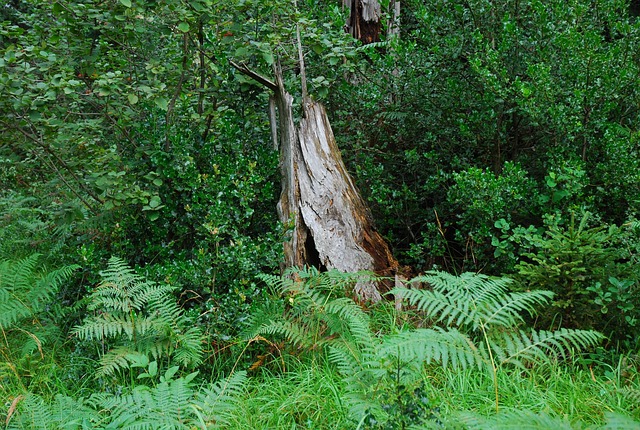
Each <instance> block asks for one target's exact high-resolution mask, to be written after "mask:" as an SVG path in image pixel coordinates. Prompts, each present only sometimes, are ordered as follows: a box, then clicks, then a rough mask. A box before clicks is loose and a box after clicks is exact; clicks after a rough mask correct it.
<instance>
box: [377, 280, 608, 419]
mask: <svg viewBox="0 0 640 430" xmlns="http://www.w3.org/2000/svg"><path fill="white" fill-rule="evenodd" d="M416 282H420V283H422V284H426V285H428V286H429V287H430V288H429V289H409V288H404V287H402V288H396V289H394V290H393V291H392V292H391V293H392V294H394V295H399V296H401V297H402V298H403V299H404V300H407V301H408V303H409V304H410V305H413V306H416V307H417V308H418V309H419V310H420V311H422V312H424V314H425V316H426V317H427V318H429V319H431V320H433V321H436V322H437V323H439V324H442V325H443V327H438V326H436V327H433V328H423V329H416V330H412V331H410V332H405V333H400V334H398V335H395V336H392V337H389V338H387V339H385V341H384V342H383V344H382V346H381V353H382V354H383V355H386V356H389V357H395V358H397V359H399V360H401V361H403V362H416V361H417V362H425V363H429V362H432V361H435V362H440V363H442V365H444V366H450V367H453V368H466V367H475V368H478V369H479V370H482V371H488V372H489V373H490V374H491V376H492V378H493V382H494V389H495V404H496V410H497V409H498V406H499V393H498V379H497V374H498V371H499V370H500V369H501V368H503V367H505V366H515V367H518V368H521V369H523V370H526V369H527V368H528V367H530V366H534V365H540V364H545V363H549V362H550V361H551V360H558V359H567V358H570V357H571V355H572V354H574V353H576V352H577V351H580V350H584V349H587V348H590V347H593V346H596V345H597V344H598V343H600V342H601V340H602V339H603V336H602V335H601V334H600V333H598V332H595V331H591V330H569V329H564V328H561V329H559V330H555V331H546V330H534V329H531V328H529V327H526V324H525V320H524V318H523V317H522V313H528V314H529V315H530V316H534V315H535V313H536V308H537V307H538V306H542V305H546V304H548V303H549V301H550V300H551V298H552V297H553V293H552V292H549V291H525V292H513V291H510V290H509V286H510V284H511V280H510V279H507V278H492V277H488V276H485V275H481V274H475V273H464V274H462V275H460V276H454V275H451V274H448V273H442V272H435V271H434V272H428V273H427V274H425V275H424V276H420V277H418V278H415V279H413V280H412V281H411V283H412V284H413V283H416Z"/></svg>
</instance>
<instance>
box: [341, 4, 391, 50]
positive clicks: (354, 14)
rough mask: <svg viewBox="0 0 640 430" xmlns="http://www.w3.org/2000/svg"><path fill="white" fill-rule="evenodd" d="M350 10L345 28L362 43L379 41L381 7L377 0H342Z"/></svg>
mask: <svg viewBox="0 0 640 430" xmlns="http://www.w3.org/2000/svg"><path fill="white" fill-rule="evenodd" d="M342 4H343V5H344V6H345V7H346V8H348V9H349V10H350V14H349V19H348V21H347V25H346V30H347V31H348V32H349V34H351V35H352V36H353V37H354V38H356V39H358V40H360V41H361V42H362V43H364V44H368V43H373V42H379V41H380V32H381V31H382V23H381V22H380V18H381V16H382V8H381V7H380V3H379V2H378V0H343V1H342Z"/></svg>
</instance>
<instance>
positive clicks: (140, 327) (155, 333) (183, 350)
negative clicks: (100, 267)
mask: <svg viewBox="0 0 640 430" xmlns="http://www.w3.org/2000/svg"><path fill="white" fill-rule="evenodd" d="M100 274H101V276H102V282H100V284H99V285H98V286H97V287H96V288H95V290H94V291H93V292H92V293H91V295H90V296H89V304H88V306H87V308H88V310H89V311H93V312H94V314H93V315H92V316H90V317H88V318H87V319H85V321H84V322H83V324H82V325H80V326H78V327H76V328H75V329H74V332H75V334H76V335H77V336H78V337H80V338H81V339H85V340H97V341H99V342H101V343H102V344H103V345H104V349H105V350H106V349H108V351H107V352H106V353H104V354H103V355H102V357H101V358H100V367H99V369H98V371H97V373H96V377H102V376H105V375H113V374H114V373H116V372H117V371H119V370H122V369H130V365H131V364H132V363H134V362H136V361H137V360H139V358H140V356H141V355H146V356H152V357H153V358H154V359H155V360H158V361H162V360H163V359H164V360H166V362H165V363H166V364H167V365H168V364H170V363H176V364H179V365H181V366H183V367H187V368H188V367H194V366H196V365H198V364H199V363H200V362H201V361H202V354H203V350H202V337H203V334H202V331H201V330H200V329H199V328H198V327H195V326H194V325H193V322H192V321H191V320H190V319H189V318H188V317H187V316H186V315H185V314H184V312H183V310H182V309H181V308H180V307H179V306H178V304H177V302H176V299H175V298H174V297H173V295H172V292H173V290H174V288H173V287H171V286H169V285H160V284H156V283H154V282H150V281H147V280H145V279H143V278H142V277H141V276H139V275H137V274H136V273H135V272H134V270H133V269H131V268H130V267H128V266H127V265H126V263H125V262H124V261H122V260H121V259H119V258H116V257H112V258H111V259H110V260H109V262H108V267H107V269H106V270H105V271H103V272H101V273H100Z"/></svg>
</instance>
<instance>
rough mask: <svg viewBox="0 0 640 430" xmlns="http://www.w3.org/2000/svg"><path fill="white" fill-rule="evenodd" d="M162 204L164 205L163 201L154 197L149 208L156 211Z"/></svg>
mask: <svg viewBox="0 0 640 430" xmlns="http://www.w3.org/2000/svg"><path fill="white" fill-rule="evenodd" d="M160 203H162V200H161V199H160V197H158V196H153V197H151V200H149V207H150V208H152V209H155V208H157V207H158V206H160Z"/></svg>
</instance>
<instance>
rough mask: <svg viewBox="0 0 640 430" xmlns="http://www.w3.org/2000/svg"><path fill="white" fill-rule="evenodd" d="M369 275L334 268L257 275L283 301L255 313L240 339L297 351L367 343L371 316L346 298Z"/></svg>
mask: <svg viewBox="0 0 640 430" xmlns="http://www.w3.org/2000/svg"><path fill="white" fill-rule="evenodd" d="M371 277H372V275H371V274H368V273H355V274H354V273H342V272H338V271H335V270H332V271H328V272H322V273H321V272H319V271H318V270H317V269H315V268H313V267H311V268H304V269H293V270H290V271H288V272H287V273H286V274H285V275H284V276H282V277H280V276H273V275H261V279H262V280H263V281H264V282H265V283H266V284H267V286H269V287H270V288H272V289H274V290H275V293H276V294H277V295H278V296H279V297H281V298H282V300H280V301H271V302H269V303H266V304H265V305H264V306H263V307H262V308H260V309H257V310H256V311H255V312H254V313H253V314H252V316H251V318H250V320H249V325H248V328H247V329H246V330H245V332H244V336H245V338H246V339H248V340H250V339H259V338H260V339H265V338H270V339H271V340H285V341H286V342H288V343H289V345H291V346H292V347H293V348H294V349H295V351H296V352H302V351H319V350H322V349H323V348H324V347H325V346H327V345H329V344H335V343H343V344H345V345H357V344H360V343H371V342H372V341H373V335H372V333H371V329H370V324H369V316H368V315H367V314H366V313H365V312H364V311H363V310H362V308H361V307H360V306H359V305H358V304H356V303H355V302H354V301H353V300H351V299H350V298H348V297H346V295H347V292H348V291H351V290H352V289H353V287H354V285H355V284H356V283H357V282H358V281H362V280H363V279H364V278H369V279H370V278H371ZM269 343H270V344H273V342H271V341H270V342H269Z"/></svg>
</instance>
